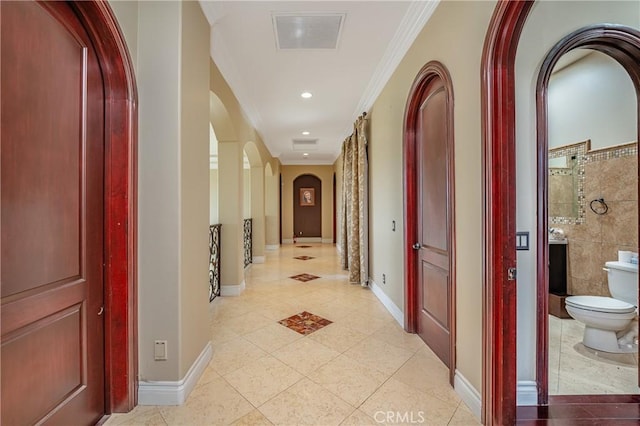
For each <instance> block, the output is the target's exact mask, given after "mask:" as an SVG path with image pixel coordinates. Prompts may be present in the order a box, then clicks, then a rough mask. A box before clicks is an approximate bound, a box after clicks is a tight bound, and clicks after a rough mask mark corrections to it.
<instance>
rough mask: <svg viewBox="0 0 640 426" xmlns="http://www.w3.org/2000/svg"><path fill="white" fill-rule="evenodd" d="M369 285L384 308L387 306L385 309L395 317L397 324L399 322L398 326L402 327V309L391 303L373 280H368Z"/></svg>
mask: <svg viewBox="0 0 640 426" xmlns="http://www.w3.org/2000/svg"><path fill="white" fill-rule="evenodd" d="M369 287H370V288H371V291H373V294H375V295H376V297H377V298H378V300H379V301H380V302H382V304H383V305H384V307H385V308H387V311H389V313H390V314H391V316H392V317H393V318H395V320H396V321H397V322H398V324H400V327H402V328H404V312H402V309H400V308H398V307H397V306H396V304H395V303H393V300H391V299H390V298H389V296H387V293H385V292H384V290H382V287H380V286H379V285H378V284H376V282H375V281H373V280H369Z"/></svg>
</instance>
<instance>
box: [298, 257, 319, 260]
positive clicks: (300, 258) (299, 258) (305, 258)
mask: <svg viewBox="0 0 640 426" xmlns="http://www.w3.org/2000/svg"><path fill="white" fill-rule="evenodd" d="M294 259H298V260H311V259H315V257H313V256H296V257H294Z"/></svg>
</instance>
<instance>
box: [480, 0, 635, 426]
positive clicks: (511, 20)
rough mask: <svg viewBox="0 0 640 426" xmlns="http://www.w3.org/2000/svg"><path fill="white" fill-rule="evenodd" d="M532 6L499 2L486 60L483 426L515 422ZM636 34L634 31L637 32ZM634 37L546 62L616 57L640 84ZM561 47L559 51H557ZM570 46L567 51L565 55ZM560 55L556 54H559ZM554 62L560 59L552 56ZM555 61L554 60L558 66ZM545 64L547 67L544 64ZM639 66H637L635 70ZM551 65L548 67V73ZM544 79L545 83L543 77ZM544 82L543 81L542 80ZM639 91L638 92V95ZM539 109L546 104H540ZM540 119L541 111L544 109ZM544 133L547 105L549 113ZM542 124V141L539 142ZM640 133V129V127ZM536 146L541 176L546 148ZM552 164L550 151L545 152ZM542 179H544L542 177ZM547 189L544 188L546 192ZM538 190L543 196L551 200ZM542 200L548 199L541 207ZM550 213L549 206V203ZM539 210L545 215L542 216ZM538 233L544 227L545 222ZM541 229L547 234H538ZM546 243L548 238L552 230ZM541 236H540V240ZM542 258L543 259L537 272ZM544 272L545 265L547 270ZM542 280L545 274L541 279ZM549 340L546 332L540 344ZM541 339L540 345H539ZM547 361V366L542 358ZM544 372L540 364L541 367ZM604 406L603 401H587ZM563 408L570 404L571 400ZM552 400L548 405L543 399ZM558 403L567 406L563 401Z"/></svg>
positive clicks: (614, 33)
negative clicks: (521, 49) (519, 201)
mask: <svg viewBox="0 0 640 426" xmlns="http://www.w3.org/2000/svg"><path fill="white" fill-rule="evenodd" d="M532 6H533V1H500V2H499V3H498V4H497V6H496V9H495V11H494V14H493V17H492V19H491V22H490V24H489V29H488V31H487V35H486V38H485V45H484V51H483V56H482V128H483V165H484V173H483V177H484V179H483V180H484V182H483V184H484V196H485V202H484V222H485V223H484V229H483V236H484V241H485V248H484V263H485V264H484V270H485V274H484V290H483V318H484V320H483V321H484V323H483V393H482V397H483V404H482V407H483V421H484V423H485V424H499V425H502V424H514V423H515V421H516V282H515V280H514V278H515V276H513V277H509V275H510V274H509V270H510V269H511V268H514V269H513V270H514V271H515V266H516V265H515V258H516V254H515V253H516V250H515V212H516V208H515V206H516V198H515V197H516V191H515V177H516V169H515V165H516V162H515V73H514V66H515V59H516V49H517V46H518V42H519V39H520V35H521V32H522V28H523V27H524V23H525V21H526V19H527V17H528V15H529V12H530V11H531V8H532ZM634 32H635V31H634ZM635 33H636V34H631V33H629V32H624V31H622V32H621V31H619V27H617V26H611V27H609V28H602V26H601V27H600V29H598V30H596V31H593V32H592V33H589V31H587V32H586V33H581V32H580V31H578V32H576V33H573V34H572V35H570V36H568V37H567V38H566V39H564V40H563V42H565V44H563V42H561V43H559V44H558V45H556V48H554V50H552V53H551V54H550V55H549V56H548V57H547V59H548V60H549V61H550V62H549V63H547V61H545V65H546V66H547V67H548V66H549V65H550V68H549V70H548V72H550V69H552V68H553V64H555V62H553V61H554V60H557V57H559V56H560V55H561V53H560V52H562V53H564V52H566V51H568V50H571V49H573V48H577V47H589V48H595V49H597V50H599V51H601V52H603V53H606V54H608V55H610V56H612V57H614V58H615V59H616V60H618V62H620V63H621V64H622V65H623V67H625V69H626V70H627V72H629V74H630V76H631V79H632V80H633V82H634V84H635V86H636V92H638V91H639V87H640V74H639V72H638V70H637V69H633V64H632V63H631V62H632V61H631V59H630V58H631V57H633V55H634V54H633V52H629V51H625V49H629V48H631V49H633V50H635V51H637V50H638V49H640V42H639V41H640V38H638V36H637V32H635ZM555 49H558V50H555ZM565 49H566V50H565ZM556 55H558V56H557V57H556ZM554 58H555V59H554ZM552 62H553V63H552ZM545 65H543V67H544V66H545ZM636 67H637V65H636ZM544 69H545V68H543V70H544ZM540 78H541V79H545V78H546V79H547V81H548V77H545V75H544V74H541V76H540ZM543 81H544V80H543ZM637 94H638V93H637ZM537 105H538V109H539V108H540V107H541V105H540V103H538V104H537ZM538 114H540V111H539V110H538ZM544 123H545V131H546V108H545V121H544ZM540 125H541V123H540V121H539V122H538V126H539V127H538V133H539V135H538V137H540ZM639 132H640V130H639ZM540 145H541V144H540V143H539V145H538V171H539V174H540V150H541V149H542V148H541V146H540ZM544 155H545V159H546V151H545V153H544ZM543 179H544V177H543ZM545 188H546V187H545ZM541 190H542V191H546V189H541V188H540V185H539V187H538V197H541V196H543V195H546V192H542V193H541ZM543 203H544V202H543ZM543 207H544V208H546V205H543ZM538 213H540V212H538ZM538 216H539V219H538V220H539V223H538V229H539V230H540V229H546V228H540V221H541V220H544V218H540V214H538ZM539 232H542V231H539ZM544 234H545V235H543V236H542V240H541V241H543V242H544V241H546V239H545V238H546V232H545V233H544ZM538 238H541V237H540V235H538ZM540 262H541V259H540V257H539V260H538V273H540V268H543V266H541V264H540ZM543 269H544V268H543ZM543 277H544V276H543ZM542 336H545V337H546V331H543V332H542V334H539V335H538V340H540V338H542ZM539 343H540V342H539V341H538V344H539ZM543 362H544V361H543ZM538 367H539V366H538ZM587 399H588V400H589V401H590V402H591V403H598V402H600V401H599V400H598V397H595V398H593V397H592V398H586V399H585V400H587ZM563 401H564V402H565V403H566V402H570V401H569V400H567V399H566V398H564V400H563ZM607 401H608V402H617V403H620V402H627V403H632V404H634V405H638V401H639V399H638V398H636V397H635V396H634V397H632V398H629V396H628V395H627V396H624V395H621V396H617V395H613V396H609V397H608V398H607ZM543 402H546V401H543ZM558 402H561V401H560V400H559V401H558Z"/></svg>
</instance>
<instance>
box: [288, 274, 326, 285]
mask: <svg viewBox="0 0 640 426" xmlns="http://www.w3.org/2000/svg"><path fill="white" fill-rule="evenodd" d="M289 278H293V279H294V280H298V281H302V282H303V283H306V282H307V281H311V280H315V279H316V278H320V277H317V276H315V275H311V274H298V275H294V276H292V277H289Z"/></svg>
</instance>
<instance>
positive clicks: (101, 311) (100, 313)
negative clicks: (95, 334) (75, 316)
mask: <svg viewBox="0 0 640 426" xmlns="http://www.w3.org/2000/svg"><path fill="white" fill-rule="evenodd" d="M103 312H104V306H100V311H98V316H100V315H102V313H103Z"/></svg>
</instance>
